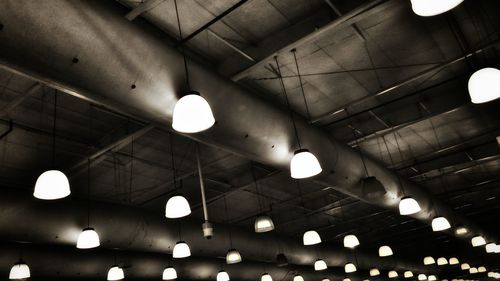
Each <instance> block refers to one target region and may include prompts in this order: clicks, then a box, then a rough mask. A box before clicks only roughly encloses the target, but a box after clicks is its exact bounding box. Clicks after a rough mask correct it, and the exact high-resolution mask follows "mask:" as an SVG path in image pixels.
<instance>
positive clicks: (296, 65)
mask: <svg viewBox="0 0 500 281" xmlns="http://www.w3.org/2000/svg"><path fill="white" fill-rule="evenodd" d="M291 52H292V54H293V59H294V60H295V67H296V68H297V75H298V77H299V83H300V89H301V91H302V98H304V105H305V107H306V113H307V120H311V113H310V112H309V106H308V105H307V99H306V93H305V91H304V85H303V84H302V77H301V75H300V70H299V63H298V62H297V55H296V52H297V50H296V49H292V51H291ZM280 76H281V74H280Z"/></svg>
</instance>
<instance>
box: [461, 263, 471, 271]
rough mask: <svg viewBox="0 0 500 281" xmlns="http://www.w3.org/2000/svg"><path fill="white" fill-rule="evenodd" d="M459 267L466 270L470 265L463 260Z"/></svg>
mask: <svg viewBox="0 0 500 281" xmlns="http://www.w3.org/2000/svg"><path fill="white" fill-rule="evenodd" d="M460 268H461V269H462V270H468V269H470V265H469V264H468V263H466V262H465V263H462V265H460Z"/></svg>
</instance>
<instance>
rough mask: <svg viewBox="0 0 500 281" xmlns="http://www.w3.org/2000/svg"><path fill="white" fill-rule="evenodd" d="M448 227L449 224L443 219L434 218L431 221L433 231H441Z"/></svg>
mask: <svg viewBox="0 0 500 281" xmlns="http://www.w3.org/2000/svg"><path fill="white" fill-rule="evenodd" d="M450 227H451V225H450V222H449V221H448V220H447V219H446V218H445V217H436V218H434V219H433V220H432V230H433V231H443V230H446V229H449V228H450Z"/></svg>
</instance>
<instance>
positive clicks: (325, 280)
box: [321, 277, 330, 281]
mask: <svg viewBox="0 0 500 281" xmlns="http://www.w3.org/2000/svg"><path fill="white" fill-rule="evenodd" d="M321 281H330V279H329V278H326V277H323V279H321Z"/></svg>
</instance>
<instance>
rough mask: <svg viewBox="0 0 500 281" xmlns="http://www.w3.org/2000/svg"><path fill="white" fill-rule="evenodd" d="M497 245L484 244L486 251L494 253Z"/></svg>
mask: <svg viewBox="0 0 500 281" xmlns="http://www.w3.org/2000/svg"><path fill="white" fill-rule="evenodd" d="M496 247H497V245H496V244H495V243H488V244H486V247H485V248H486V253H494V252H495V249H496Z"/></svg>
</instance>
